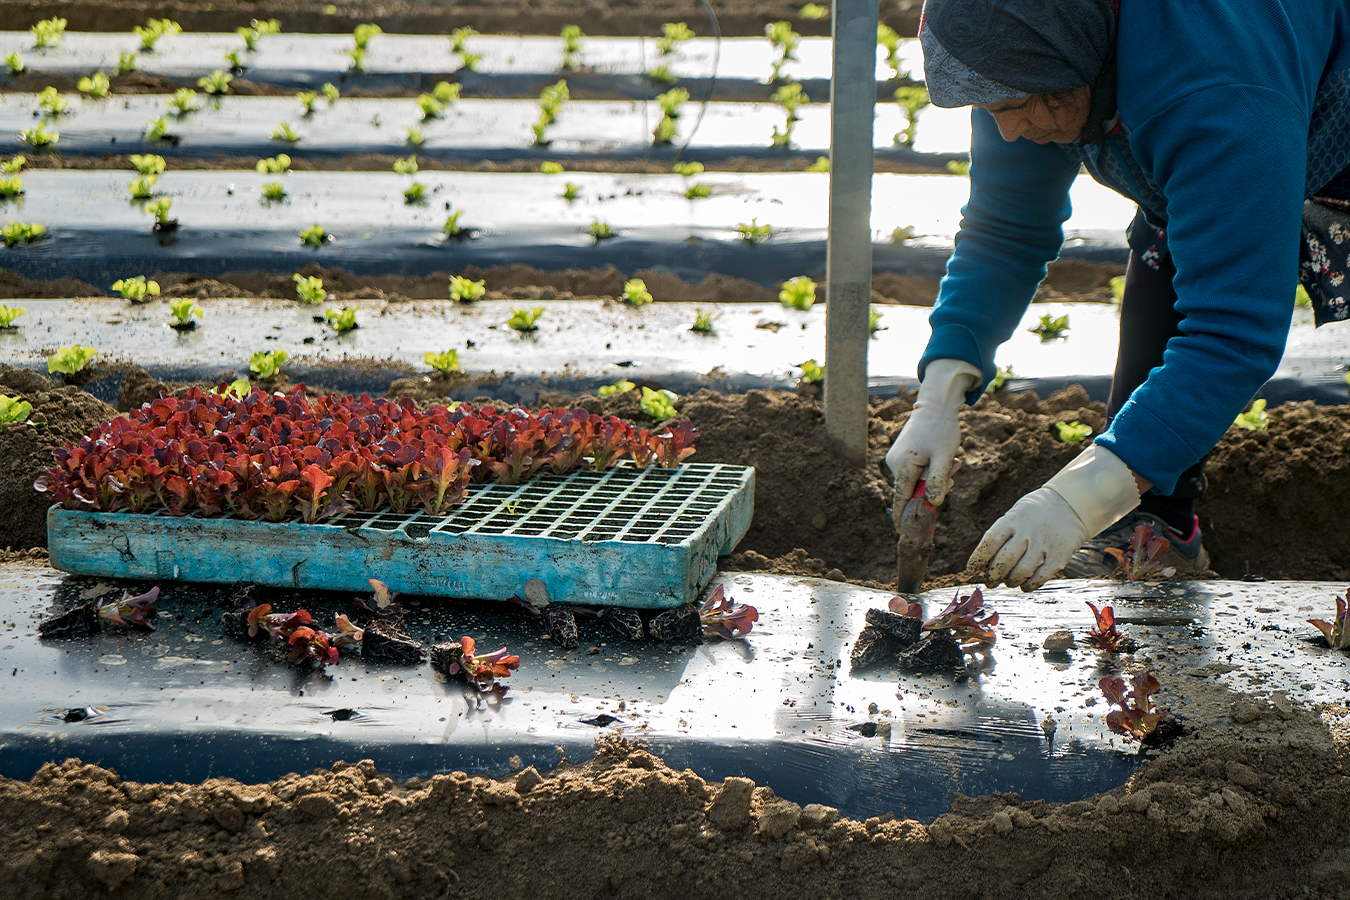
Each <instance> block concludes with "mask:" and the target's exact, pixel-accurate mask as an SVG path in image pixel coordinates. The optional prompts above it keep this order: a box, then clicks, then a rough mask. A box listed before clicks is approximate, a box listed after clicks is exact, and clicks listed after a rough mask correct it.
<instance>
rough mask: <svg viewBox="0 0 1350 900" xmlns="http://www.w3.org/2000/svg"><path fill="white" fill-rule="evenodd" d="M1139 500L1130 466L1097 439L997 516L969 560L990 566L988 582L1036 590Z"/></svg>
mask: <svg viewBox="0 0 1350 900" xmlns="http://www.w3.org/2000/svg"><path fill="white" fill-rule="evenodd" d="M1138 505H1139V485H1138V483H1137V482H1136V481H1135V479H1134V473H1133V472H1131V471H1130V467H1129V466H1127V465H1125V463H1124V462H1122V461H1121V459H1120V457H1119V456H1116V455H1115V454H1114V453H1112V452H1111V451H1110V450H1107V449H1106V448H1105V447H1099V446H1097V445H1096V444H1093V445H1092V446H1090V447H1088V448H1087V449H1086V450H1084V451H1083V452H1082V453H1080V454H1079V455H1078V457H1077V458H1076V459H1075V460H1074V461H1073V462H1071V463H1069V464H1068V465H1067V466H1065V467H1064V468H1063V469H1061V470H1060V471H1059V473H1058V474H1056V475H1055V477H1053V478H1051V479H1050V480H1049V481H1047V482H1046V483H1045V487H1043V488H1040V489H1039V490H1035V491H1032V492H1031V493H1030V494H1027V495H1026V496H1025V497H1023V498H1022V499H1021V500H1018V501H1017V503H1016V504H1014V505H1013V508H1012V509H1010V510H1008V512H1007V513H1006V514H1005V515H1004V516H1003V518H1001V519H999V520H998V521H997V522H995V523H994V525H993V527H992V528H990V529H989V530H988V531H986V532H985V534H984V538H983V539H982V540H981V541H980V545H979V546H978V547H976V548H975V552H974V553H972V554H971V555H970V562H969V563H968V564H967V565H968V566H969V567H970V568H972V569H976V570H978V569H981V568H985V567H987V573H988V575H987V578H986V583H988V584H998V583H999V582H1003V583H1004V584H1007V585H1008V586H1009V587H1020V588H1022V590H1024V591H1034V590H1036V589H1037V588H1038V587H1040V586H1041V585H1043V584H1045V583H1046V582H1047V581H1049V580H1050V579H1051V578H1054V577H1055V576H1056V575H1058V574H1059V572H1060V570H1061V569H1063V568H1064V566H1065V564H1066V563H1068V561H1069V558H1070V557H1071V556H1073V554H1074V552H1075V551H1077V550H1078V548H1079V547H1081V546H1083V544H1084V542H1086V541H1087V540H1088V538H1091V537H1093V536H1094V535H1097V534H1100V533H1101V532H1102V531H1103V530H1105V529H1106V527H1107V526H1109V525H1111V524H1112V523H1113V522H1115V521H1116V520H1118V519H1120V518H1121V517H1122V516H1124V515H1125V514H1126V513H1128V512H1129V511H1130V510H1132V509H1134V508H1135V507H1136V506H1138Z"/></svg>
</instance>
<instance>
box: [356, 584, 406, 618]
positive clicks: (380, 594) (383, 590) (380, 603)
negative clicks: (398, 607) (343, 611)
mask: <svg viewBox="0 0 1350 900" xmlns="http://www.w3.org/2000/svg"><path fill="white" fill-rule="evenodd" d="M366 581H367V582H368V583H369V584H370V589H371V590H372V591H374V592H375V593H374V595H373V596H372V597H371V598H370V599H369V600H367V599H366V598H365V597H357V598H356V600H355V601H354V603H355V605H356V608H357V609H364V610H365V611H366V612H379V611H380V610H382V609H384V608H385V607H387V606H389V604H391V603H393V602H394V598H395V597H397V596H398V594H395V593H391V592H390V590H389V585H387V584H385V583H384V582H383V581H381V580H380V579H378V578H367V579H366Z"/></svg>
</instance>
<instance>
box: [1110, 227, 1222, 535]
mask: <svg viewBox="0 0 1350 900" xmlns="http://www.w3.org/2000/svg"><path fill="white" fill-rule="evenodd" d="M1176 274H1177V269H1176V266H1174V265H1173V264H1172V259H1171V257H1168V258H1167V259H1166V260H1164V261H1163V263H1162V265H1161V267H1160V268H1157V269H1154V268H1151V267H1150V266H1149V265H1148V264H1147V263H1145V262H1144V261H1143V260H1141V259H1140V258H1139V256H1138V254H1136V253H1134V252H1133V251H1131V252H1130V263H1129V266H1128V267H1127V268H1126V270H1125V295H1124V298H1123V299H1122V300H1121V303H1120V352H1119V354H1118V355H1117V357H1116V371H1115V374H1114V375H1113V376H1112V378H1111V398H1110V400H1109V401H1108V402H1107V404H1106V417H1107V419H1108V420H1109V419H1111V418H1114V417H1115V415H1116V413H1117V412H1119V411H1120V408H1121V407H1122V406H1124V405H1125V401H1126V400H1128V399H1129V398H1130V394H1132V393H1133V392H1134V389H1135V388H1137V387H1139V385H1141V384H1143V383H1144V381H1145V380H1146V379H1147V378H1148V373H1149V372H1151V371H1152V370H1153V369H1155V368H1157V367H1158V366H1161V365H1162V364H1163V351H1164V350H1166V349H1167V342H1168V341H1169V340H1171V339H1172V338H1174V337H1177V336H1178V335H1180V334H1181V329H1180V325H1181V315H1180V314H1179V313H1178V312H1177V310H1176V302H1177V292H1176V290H1175V289H1174V288H1173V287H1172V279H1173V278H1174V277H1175V276H1176ZM1208 458H1209V454H1208V453H1207V454H1205V455H1204V456H1202V457H1200V461H1199V462H1197V463H1196V464H1195V465H1193V466H1191V467H1190V468H1189V469H1187V470H1186V471H1185V472H1182V473H1181V477H1180V478H1179V479H1177V486H1176V489H1175V490H1173V491H1172V493H1170V494H1166V495H1164V494H1159V493H1158V492H1157V491H1156V490H1150V491H1149V492H1148V493H1146V494H1144V498H1143V500H1142V501H1141V502H1140V504H1139V508H1140V509H1141V510H1143V511H1144V512H1149V513H1153V514H1154V515H1156V516H1158V517H1159V518H1161V519H1162V520H1163V521H1164V522H1166V523H1167V524H1168V525H1171V526H1172V527H1173V528H1175V529H1177V530H1178V531H1180V532H1181V533H1182V534H1183V535H1185V536H1187V537H1189V536H1190V533H1191V526H1192V524H1193V523H1194V516H1195V501H1196V499H1197V498H1199V497H1200V496H1201V495H1202V494H1204V493H1205V460H1207V459H1208Z"/></svg>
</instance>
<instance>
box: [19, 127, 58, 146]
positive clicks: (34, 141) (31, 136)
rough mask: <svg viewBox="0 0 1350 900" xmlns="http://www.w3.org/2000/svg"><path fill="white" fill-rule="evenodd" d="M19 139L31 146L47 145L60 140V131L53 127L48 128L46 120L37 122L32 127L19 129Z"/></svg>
mask: <svg viewBox="0 0 1350 900" xmlns="http://www.w3.org/2000/svg"><path fill="white" fill-rule="evenodd" d="M19 140H21V141H23V142H24V143H25V144H28V145H29V146H31V147H37V148H41V147H48V146H51V145H52V144H55V143H56V142H57V141H59V140H61V133H60V132H59V131H57V130H56V129H54V128H48V127H47V123H46V122H39V123H37V124H36V125H34V126H33V127H32V128H25V129H24V130H23V131H20V132H19Z"/></svg>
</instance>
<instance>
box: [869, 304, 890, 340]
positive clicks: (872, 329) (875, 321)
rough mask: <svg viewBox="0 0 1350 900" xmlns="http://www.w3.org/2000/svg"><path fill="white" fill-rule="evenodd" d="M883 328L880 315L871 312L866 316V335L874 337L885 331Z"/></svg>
mask: <svg viewBox="0 0 1350 900" xmlns="http://www.w3.org/2000/svg"><path fill="white" fill-rule="evenodd" d="M886 330H887V329H886V328H885V326H883V325H882V324H881V313H879V312H877V311H876V310H872V311H871V312H869V313H868V314H867V333H868V334H869V335H871V336H873V337H876V333H877V332H878V331H886Z"/></svg>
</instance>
